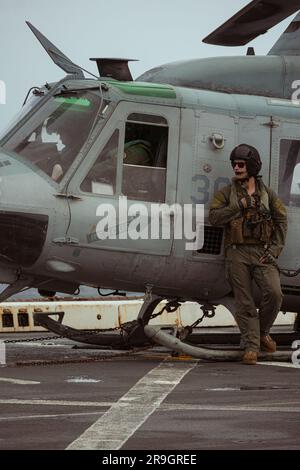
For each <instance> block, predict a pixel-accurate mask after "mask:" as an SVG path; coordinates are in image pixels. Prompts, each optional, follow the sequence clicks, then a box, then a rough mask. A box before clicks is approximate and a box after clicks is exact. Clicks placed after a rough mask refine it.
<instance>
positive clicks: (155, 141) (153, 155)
mask: <svg viewBox="0 0 300 470" xmlns="http://www.w3.org/2000/svg"><path fill="white" fill-rule="evenodd" d="M167 154H168V123H167V121H166V120H165V118H163V117H160V116H152V115H143V114H137V113H134V114H131V115H130V116H128V119H127V122H126V127H125V141H124V151H123V179H122V194H124V195H125V196H127V197H128V198H130V199H135V200H142V201H151V202H164V201H165V192H166V166H167Z"/></svg>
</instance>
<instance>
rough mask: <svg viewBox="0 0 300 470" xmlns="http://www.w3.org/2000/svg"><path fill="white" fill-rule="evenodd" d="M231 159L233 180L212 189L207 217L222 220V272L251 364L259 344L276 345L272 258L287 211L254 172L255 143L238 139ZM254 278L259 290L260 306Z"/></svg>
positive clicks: (277, 292) (277, 294) (277, 303)
mask: <svg viewBox="0 0 300 470" xmlns="http://www.w3.org/2000/svg"><path fill="white" fill-rule="evenodd" d="M230 160H231V165H232V168H233V170H234V174H235V176H234V178H233V180H232V184H230V185H229V186H226V187H225V188H223V189H221V190H220V191H218V192H217V193H216V194H215V195H214V198H213V201H212V203H211V206H210V213H209V220H210V223H211V224H212V225H225V269H226V277H227V280H228V281H229V284H230V286H231V288H232V290H233V293H234V298H235V304H236V314H235V319H236V321H237V324H238V327H239V329H240V331H241V340H242V344H243V346H244V348H245V352H244V356H243V363H244V364H250V365H252V364H256V361H257V355H258V352H259V350H260V349H261V350H262V351H266V352H270V353H272V352H275V351H276V343H275V341H273V339H272V338H271V336H270V335H269V331H270V328H271V326H272V325H273V323H274V321H275V319H276V316H277V314H278V312H279V309H280V307H281V302H282V292H281V286H280V276H279V268H278V266H277V263H276V258H277V257H278V256H279V254H280V252H281V250H282V249H283V246H284V243H285V238H286V232H287V215H286V209H285V206H284V204H283V203H282V201H281V200H280V199H279V197H278V196H277V194H276V193H275V192H274V191H273V190H272V189H271V188H269V187H267V186H265V184H264V183H263V181H262V178H261V176H259V172H260V170H261V166H262V163H261V159H260V155H259V153H258V151H257V150H256V149H255V148H254V147H252V146H250V145H246V144H242V145H239V146H238V147H236V148H235V149H234V150H233V151H232V152H231V155H230ZM253 279H254V281H255V283H256V284H257V286H258V287H259V289H260V291H261V302H260V306H259V312H257V310H256V305H255V301H254V298H253V293H252V280H253Z"/></svg>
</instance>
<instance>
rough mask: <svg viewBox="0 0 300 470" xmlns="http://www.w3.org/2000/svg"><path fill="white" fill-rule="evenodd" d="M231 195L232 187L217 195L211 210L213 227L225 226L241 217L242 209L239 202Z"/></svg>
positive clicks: (210, 216) (210, 215)
mask: <svg viewBox="0 0 300 470" xmlns="http://www.w3.org/2000/svg"><path fill="white" fill-rule="evenodd" d="M230 194H231V190H230V186H228V187H226V188H224V189H223V190H221V191H218V192H217V193H215V195H214V198H213V200H212V202H211V204H210V209H209V221H210V223H211V225H225V224H227V223H228V222H230V221H231V220H233V219H236V218H238V217H239V216H241V208H240V206H239V204H238V202H235V201H234V200H233V198H231V197H230Z"/></svg>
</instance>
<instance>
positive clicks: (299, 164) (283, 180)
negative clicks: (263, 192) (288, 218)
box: [278, 137, 300, 208]
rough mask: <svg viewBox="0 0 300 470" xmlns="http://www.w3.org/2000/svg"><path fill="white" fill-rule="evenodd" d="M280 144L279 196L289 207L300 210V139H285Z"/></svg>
mask: <svg viewBox="0 0 300 470" xmlns="http://www.w3.org/2000/svg"><path fill="white" fill-rule="evenodd" d="M279 144H280V145H279V181H278V195H279V197H280V198H281V199H282V201H283V203H284V204H285V205H286V206H287V207H295V208H297V207H299V208H300V139H299V138H293V137H284V138H282V139H280V142H279ZM297 175H299V176H297ZM296 180H297V182H296ZM298 181H299V182H298ZM296 184H297V185H298V191H295V189H296Z"/></svg>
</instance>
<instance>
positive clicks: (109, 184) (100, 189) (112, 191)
mask: <svg viewBox="0 0 300 470" xmlns="http://www.w3.org/2000/svg"><path fill="white" fill-rule="evenodd" d="M115 136H116V141H117V145H116V147H115V148H116V151H115V152H112V149H113V148H109V146H110V143H111V141H114V139H115ZM121 142H122V131H121V129H120V127H118V126H117V127H115V128H114V130H113V132H111V133H110V136H109V137H108V138H107V139H105V143H104V144H103V145H102V146H101V148H100V149H99V151H98V152H97V156H96V158H95V159H94V160H93V163H92V165H90V166H89V168H88V171H87V172H86V169H85V171H84V176H83V178H81V180H80V184H79V190H80V192H81V193H84V194H87V195H89V196H91V195H92V196H109V197H111V196H115V195H116V194H117V193H118V189H117V188H118V167H119V153H120V148H121ZM109 153H110V154H111V155H110V156H111V160H113V164H112V165H110V164H109V162H108V160H109V158H107V159H105V158H104V157H105V156H106V155H107V154H109ZM105 162H107V165H105V166H104V167H103V171H102V168H101V169H100V171H99V165H100V163H102V164H103V163H105ZM97 166H98V169H96V167H97ZM93 170H95V173H94V175H93ZM112 172H113V173H114V177H113V178H112V177H111V176H112ZM93 176H94V178H95V181H94V180H93ZM97 180H98V181H97ZM84 185H86V187H87V186H89V187H90V190H88V189H85V187H84ZM93 188H94V189H93Z"/></svg>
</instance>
